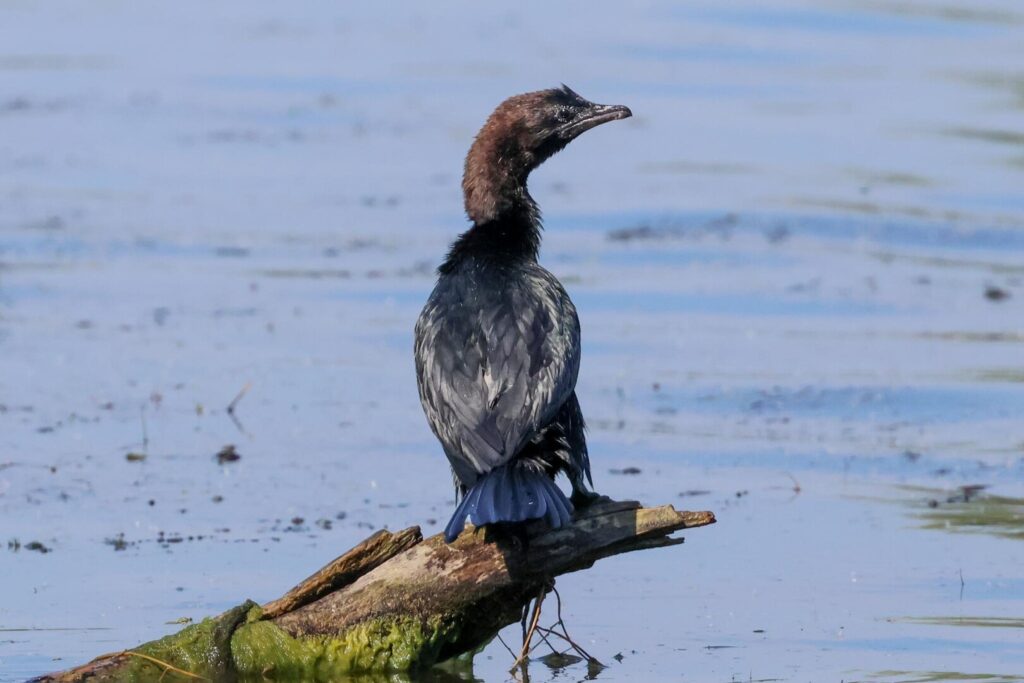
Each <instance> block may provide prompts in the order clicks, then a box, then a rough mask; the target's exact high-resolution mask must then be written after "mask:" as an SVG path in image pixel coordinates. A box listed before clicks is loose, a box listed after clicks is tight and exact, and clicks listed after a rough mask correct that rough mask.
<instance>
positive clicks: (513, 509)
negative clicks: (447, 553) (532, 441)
mask: <svg viewBox="0 0 1024 683" xmlns="http://www.w3.org/2000/svg"><path fill="white" fill-rule="evenodd" d="M467 517H469V519H470V521H472V522H473V525H474V526H483V525H485V524H494V523H495V522H524V521H526V520H528V519H540V518H542V517H543V518H544V519H546V520H547V522H548V524H549V525H550V526H551V528H553V529H559V528H561V527H562V526H564V525H566V524H569V523H570V522H571V521H572V503H570V502H569V499H568V498H566V497H565V494H564V493H562V490H561V489H560V488H558V486H556V485H555V482H554V481H553V480H552V479H551V477H549V476H548V475H547V474H545V473H544V472H541V471H538V470H535V469H533V468H532V467H523V466H521V465H517V464H515V463H508V464H505V465H502V466H501V467H497V468H495V469H493V470H491V471H490V472H488V473H487V474H485V475H484V476H482V477H480V478H479V479H477V481H476V483H475V484H473V486H472V488H470V489H469V491H467V492H466V495H465V496H464V497H463V498H462V502H460V503H459V506H458V507H457V508H455V514H454V515H452V518H451V521H449V522H448V526H447V527H445V530H444V539H445V541H447V542H448V543H451V542H452V541H454V540H455V539H456V538H457V537H458V535H459V534H460V533H462V527H463V526H465V524H466V518H467Z"/></svg>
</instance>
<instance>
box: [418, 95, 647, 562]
mask: <svg viewBox="0 0 1024 683" xmlns="http://www.w3.org/2000/svg"><path fill="white" fill-rule="evenodd" d="M630 115H631V113H630V111H629V109H627V108H626V107H622V106H607V105H598V104H594V103H593V102H588V101H587V100H585V99H583V98H582V97H580V96H579V95H577V94H576V93H575V92H573V91H572V90H570V89H569V88H568V87H565V86H563V87H562V88H560V89H555V90H544V91H540V92H534V93H527V94H525V95H517V96H515V97H511V98H509V99H507V100H505V101H504V102H502V104H501V105H500V106H499V107H498V108H497V109H496V110H495V111H494V113H493V114H491V116H490V118H489V119H488V120H487V123H486V124H484V127H483V128H482V129H481V131H480V133H479V134H478V135H477V137H476V140H475V142H474V143H473V146H472V147H471V148H470V150H469V154H468V156H467V157H466V168H465V175H464V176H463V182H462V187H463V191H464V193H465V202H466V213H467V214H468V215H469V218H470V220H471V221H472V222H473V226H472V227H471V228H470V229H469V230H468V231H467V232H465V233H464V234H463V235H461V236H460V237H459V238H458V239H457V240H456V241H455V243H454V244H453V245H452V247H451V251H450V252H449V254H448V258H447V259H446V260H445V262H444V263H443V264H442V265H441V267H440V268H439V269H438V281H437V286H436V287H435V288H434V291H433V292H432V293H431V295H430V298H429V300H428V301H427V304H426V306H424V308H423V312H422V313H421V314H420V317H419V320H418V321H417V322H416V345H415V354H416V375H417V380H418V383H419V390H420V400H421V402H422V404H423V410H424V412H425V413H426V415H427V421H428V422H429V423H430V427H431V429H433V431H434V434H436V435H437V438H438V439H440V441H441V445H442V446H443V447H444V452H445V454H446V455H447V456H448V461H449V463H450V464H451V467H452V471H453V473H454V475H455V479H456V486H457V489H458V491H459V493H460V494H461V495H462V502H461V503H460V504H459V506H458V507H457V509H456V511H455V514H454V516H453V517H452V519H451V521H450V522H449V523H448V527H447V528H446V530H445V534H446V538H447V540H448V541H449V542H451V541H452V540H454V539H455V537H456V536H458V534H459V532H460V531H462V527H463V525H464V523H465V520H466V517H469V518H470V519H471V520H472V522H473V524H475V525H476V526H482V525H485V524H493V523H497V522H522V521H525V520H527V519H535V518H545V519H546V520H547V521H548V522H549V524H550V525H551V526H552V527H560V526H562V525H563V524H566V523H567V522H569V521H570V519H571V514H572V510H573V505H572V503H570V502H569V500H567V499H566V497H565V494H563V493H562V491H561V490H560V489H559V488H558V487H557V486H556V485H555V483H554V478H555V476H556V475H557V474H558V473H559V472H565V473H566V474H567V475H568V477H569V480H570V482H571V483H572V488H573V496H572V500H573V502H574V503H576V504H577V505H578V504H581V503H584V502H586V501H587V500H589V499H590V498H592V497H593V496H595V494H593V493H592V492H590V491H588V489H587V487H586V485H585V480H586V481H590V461H589V459H588V456H587V445H586V440H585V438H584V434H583V429H584V424H583V414H582V413H581V412H580V406H579V403H578V402H577V400H576V394H575V387H576V375H577V373H578V372H579V363H580V326H579V319H578V318H577V316H576V308H575V307H574V306H573V304H572V301H570V299H569V295H568V294H566V292H565V289H564V288H563V287H562V285H561V284H560V283H559V282H558V280H557V279H555V277H554V276H553V275H552V274H551V273H549V272H548V271H546V270H545V269H544V268H542V267H541V266H540V265H539V264H538V263H537V250H538V247H539V245H540V227H541V226H540V218H539V212H538V210H537V205H536V204H535V203H534V202H533V200H532V199H531V198H530V195H529V194H528V193H527V191H526V179H527V176H528V175H529V173H530V171H532V170H533V169H535V168H536V167H537V166H539V165H540V164H541V163H542V162H543V161H544V160H545V159H547V158H549V157H551V156H552V155H553V154H555V153H556V152H558V151H559V150H561V149H562V148H563V147H565V146H566V145H567V144H569V142H571V141H572V140H573V139H574V138H576V137H577V136H578V135H579V134H581V133H583V132H584V131H586V130H589V129H591V128H593V127H594V126H597V125H600V124H602V123H605V122H607V121H613V120H616V119H623V118H626V117H628V116H630ZM591 485H592V482H591Z"/></svg>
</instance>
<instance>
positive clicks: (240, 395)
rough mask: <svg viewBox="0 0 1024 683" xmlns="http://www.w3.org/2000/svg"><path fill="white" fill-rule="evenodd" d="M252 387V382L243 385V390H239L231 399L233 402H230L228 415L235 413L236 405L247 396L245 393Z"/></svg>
mask: <svg viewBox="0 0 1024 683" xmlns="http://www.w3.org/2000/svg"><path fill="white" fill-rule="evenodd" d="M250 389H252V382H246V383H245V386H244V387H242V390H241V391H239V392H238V395H237V396H235V397H234V398H233V399H231V403H229V404H228V415H234V414H235V407H236V406H237V405H238V402H239V401H241V400H242V399H243V398H245V395H246V394H248V393H249V390H250Z"/></svg>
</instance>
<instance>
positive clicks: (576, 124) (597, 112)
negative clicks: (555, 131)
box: [559, 104, 633, 139]
mask: <svg viewBox="0 0 1024 683" xmlns="http://www.w3.org/2000/svg"><path fill="white" fill-rule="evenodd" d="M632 115H633V112H631V111H630V110H629V107H627V106H625V105H622V104H595V105H592V106H590V107H588V108H587V109H586V110H585V111H584V112H583V113H582V114H581V115H580V116H579V117H577V118H576V119H575V120H573V121H570V122H569V123H567V124H565V125H564V126H562V128H561V130H559V133H560V134H561V135H562V136H564V137H567V138H570V139H572V138H574V137H576V136H577V135H580V134H581V133H585V132H586V131H588V130H590V129H591V128H596V127H597V126H600V125H601V124H602V123H608V122H609V121H618V120H619V119H628V118H629V117H630V116H632Z"/></svg>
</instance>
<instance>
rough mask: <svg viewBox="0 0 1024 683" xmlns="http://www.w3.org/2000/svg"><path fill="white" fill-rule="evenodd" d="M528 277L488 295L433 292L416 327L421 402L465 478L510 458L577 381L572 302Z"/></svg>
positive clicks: (549, 281)
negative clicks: (527, 281)
mask: <svg viewBox="0 0 1024 683" xmlns="http://www.w3.org/2000/svg"><path fill="white" fill-rule="evenodd" d="M545 275H546V274H545ZM533 284H534V285H536V286H531V287H514V288H510V289H508V290H504V291H501V292H500V293H497V294H493V295H491V296H490V298H488V299H486V300H480V299H479V296H481V295H476V297H475V296H474V294H473V292H471V291H465V292H462V293H461V295H460V296H455V297H453V296H452V293H451V292H442V293H441V295H438V292H437V290H435V295H433V296H431V299H430V301H428V303H427V306H426V308H424V310H423V313H422V314H421V315H420V319H419V321H418V322H417V324H416V349H415V351H416V369H417V378H418V380H419V388H420V399H421V401H422V403H423V408H424V411H425V412H426V414H427V420H428V421H429V422H430V425H431V428H432V429H433V430H434V433H435V434H436V435H437V437H438V438H439V439H440V440H441V443H442V445H443V446H444V449H445V453H446V454H447V455H448V458H449V461H451V463H452V468H453V469H454V470H455V473H456V475H457V476H458V477H459V479H460V480H461V481H462V482H463V483H464V484H466V485H469V484H472V483H473V482H474V481H475V480H476V478H477V477H478V476H479V475H481V474H484V473H486V472H489V471H490V470H492V469H493V468H495V467H498V466H500V465H502V464H504V463H506V462H508V461H509V460H510V459H511V458H512V457H513V456H514V455H515V454H516V453H517V452H518V451H519V449H520V448H522V446H523V445H524V444H525V443H526V441H528V440H529V439H530V438H531V437H532V436H533V435H534V434H536V432H537V431H538V430H539V429H540V428H542V427H543V426H544V425H545V424H547V423H548V422H549V421H550V420H551V419H552V418H553V417H554V415H555V413H556V412H557V411H558V409H559V408H560V407H561V405H562V404H563V403H564V402H565V401H566V400H567V399H568V398H569V396H570V395H571V394H572V391H573V389H574V387H575V385H576V376H577V374H578V372H579V340H580V330H579V320H578V318H577V316H576V309H575V308H574V307H573V305H572V302H571V301H570V300H569V298H568V296H567V295H566V294H565V291H564V290H563V289H562V287H561V285H559V284H558V282H557V281H556V280H555V279H554V278H553V277H550V276H547V277H544V276H537V278H536V282H535V283H533ZM484 296H485V295H484Z"/></svg>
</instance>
